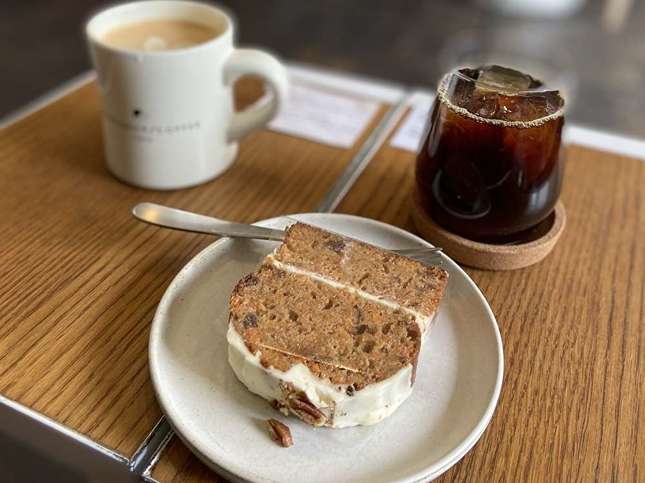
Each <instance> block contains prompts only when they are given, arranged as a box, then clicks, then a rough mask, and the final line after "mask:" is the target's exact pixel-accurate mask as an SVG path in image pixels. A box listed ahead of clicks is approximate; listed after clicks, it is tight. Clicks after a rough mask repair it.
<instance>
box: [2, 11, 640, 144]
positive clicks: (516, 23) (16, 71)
mask: <svg viewBox="0 0 645 483" xmlns="http://www.w3.org/2000/svg"><path fill="white" fill-rule="evenodd" d="M536 1H539V0H536ZM618 1H620V0H618ZM113 3H115V2H105V1H97V0H62V1H56V2H54V1H51V0H50V1H45V0H23V1H19V0H2V1H1V2H0V59H1V60H2V66H1V67H0V72H1V74H0V117H3V116H4V115H7V114H9V113H10V112H11V111H13V110H15V109H17V108H19V107H21V106H23V105H24V104H25V103H27V102H29V101H31V100H33V99H34V98H36V97H37V96H39V95H42V94H44V93H45V92H47V91H48V90H49V89H52V88H54V87H56V86H57V85H59V84H60V83H61V82H63V81H65V80H68V79H70V78H71V77H73V76H75V75H77V74H79V73H81V72H83V71H85V70H87V69H89V68H90V66H89V59H88V56H87V52H86V46H85V41H84V38H83V34H82V25H83V23H84V22H85V20H86V19H87V18H88V16H90V15H91V14H92V13H93V12H95V11H97V10H99V9H100V8H102V7H104V6H107V5H111V4H113ZM218 3H219V4H220V5H224V6H226V7H227V8H228V9H229V10H230V11H232V12H233V13H234V14H235V16H236V17H237V19H238V24H239V28H238V38H239V43H240V44H245V45H255V46H263V47H265V48H269V49H271V50H273V51H274V52H276V53H278V54H279V55H280V56H281V57H282V58H283V59H285V60H287V61H297V62H304V63H311V64H314V65H319V66H325V67H329V68H332V69H335V70H339V71H346V72H352V73H356V74H360V75H364V76H369V77H375V78H383V79H388V80H390V81H395V82H398V83H402V84H406V85H409V86H422V87H426V88H433V87H434V85H435V84H436V81H437V79H438V77H439V75H440V73H441V72H442V70H445V69H446V68H447V67H446V63H445V58H446V56H448V57H450V52H451V45H454V43H455V42H456V40H457V39H459V38H460V33H461V32H463V31H464V30H473V29H474V30H475V31H479V34H477V35H480V36H495V35H497V34H498V33H499V32H502V31H504V30H505V29H508V28H514V29H516V30H517V31H519V32H523V33H525V34H526V33H527V32H530V39H531V40H534V41H535V46H536V49H538V47H539V49H540V51H541V53H542V55H544V54H546V55H547V56H548V55H552V56H553V57H554V58H558V59H559V58H560V57H561V56H562V55H561V54H563V53H565V54H567V55H566V56H565V57H564V61H563V60H562V59H560V60H559V62H560V64H561V65H559V66H558V68H559V69H562V70H566V71H567V72H571V73H574V74H575V75H576V77H577V79H578V82H577V88H576V89H575V91H574V93H575V96H572V97H573V99H572V101H573V103H572V105H571V109H570V110H569V113H568V115H569V118H570V119H573V120H575V121H576V122H578V123H581V124H584V125H588V126H592V127H598V128H602V129H605V130H610V131H617V132H621V133H624V134H629V135H633V136H639V137H645V94H643V89H644V87H645V2H639V1H634V2H633V5H632V6H631V10H630V11H629V12H628V13H627V14H626V15H625V20H624V21H623V22H620V23H619V25H618V26H616V25H614V27H613V29H612V28H611V27H610V26H609V23H608V22H607V21H606V15H605V13H604V12H605V9H606V5H607V4H608V2H604V1H600V0H588V1H587V2H586V3H585V4H584V6H583V7H582V8H581V9H579V10H578V11H577V12H575V13H574V14H573V15H571V16H568V17H566V18H559V19H543V18H542V19H540V18H527V17H517V16H511V15H505V14H503V13H500V12H498V11H496V10H495V9H493V8H491V7H486V6H485V4H486V0H479V1H476V0H473V1H465V0H461V1H432V0H416V1H411V0H410V1H408V0H398V1H395V0H354V1H351V0H324V1H322V0H321V1H294V0H226V1H221V2H218ZM604 19H605V20H604ZM482 29H484V30H483V32H484V33H482ZM527 35H528V34H527ZM510 43H512V42H510ZM442 59H443V60H442Z"/></svg>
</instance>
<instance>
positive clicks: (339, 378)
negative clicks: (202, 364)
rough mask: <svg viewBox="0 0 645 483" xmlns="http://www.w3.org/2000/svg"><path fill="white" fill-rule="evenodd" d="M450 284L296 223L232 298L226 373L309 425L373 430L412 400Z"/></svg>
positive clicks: (434, 272) (426, 270) (433, 270)
mask: <svg viewBox="0 0 645 483" xmlns="http://www.w3.org/2000/svg"><path fill="white" fill-rule="evenodd" d="M447 281H448V274H447V272H446V271H445V270H443V269H441V268H439V267H432V266H426V265H424V264H422V263H420V262H417V261H414V260H411V259H408V258H405V257H402V256H400V255H397V254H395V253H392V252H389V251H387V250H384V249H381V248H378V247H375V246H372V245H369V244H366V243H363V242H360V241H357V240H353V239H350V238H347V237H343V236H340V235H337V234H334V233H331V232H328V231H325V230H322V229H320V228H316V227H313V226H309V225H305V224H303V223H296V224H294V225H292V226H291V227H289V229H288V230H287V234H286V236H285V239H284V242H283V243H282V245H280V246H279V247H278V248H277V249H276V251H275V252H274V253H273V254H270V255H268V256H267V257H266V259H265V260H264V262H263V264H262V266H261V267H260V268H259V269H258V270H257V271H256V272H255V273H252V274H249V275H247V276H245V277H244V278H243V279H242V280H240V281H239V282H238V284H237V285H236V287H235V289H234V290H233V293H232V295H231V298H230V303H229V308H230V319H229V329H228V335H227V338H228V342H229V362H230V365H231V367H232V368H233V371H234V372H235V374H236V376H237V378H238V379H239V380H240V381H241V382H242V383H244V384H245V385H246V387H247V388H248V389H249V390H250V391H251V392H253V393H255V394H258V395H259V396H261V397H263V398H265V399H267V400H269V401H271V402H272V404H273V405H274V407H276V408H278V409H281V410H282V411H283V412H284V413H285V414H288V413H291V414H294V415H295V416H297V417H299V418H300V419H302V420H303V421H305V422H307V423H309V424H312V425H314V426H329V427H334V428H341V427H347V426H355V425H369V424H375V423H377V422H379V421H381V420H382V419H383V418H385V417H387V416H389V415H390V414H392V413H393V412H394V411H395V410H396V408H397V407H398V406H399V405H400V404H401V403H402V402H403V401H404V400H405V399H406V398H407V397H408V396H409V395H410V394H411V392H412V385H413V384H414V379H415V374H416V367H417V360H418V356H419V351H420V350H421V345H422V341H423V334H424V332H426V331H427V330H428V328H429V327H430V324H431V321H432V320H433V317H434V315H435V313H436V311H437V307H438V304H439V301H440V300H441V298H442V296H443V293H444V291H445V287H446V284H447Z"/></svg>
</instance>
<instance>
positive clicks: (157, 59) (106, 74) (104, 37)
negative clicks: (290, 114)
mask: <svg viewBox="0 0 645 483" xmlns="http://www.w3.org/2000/svg"><path fill="white" fill-rule="evenodd" d="M234 30H235V25H234V23H233V21H232V19H231V18H230V17H229V15H228V14H227V13H226V12H224V11H223V10H221V9H219V8H216V7H213V6H211V5H207V4H204V3H199V2H194V1H187V0H181V1H174V0H146V1H141V2H132V3H125V4H122V5H117V6H114V7H110V8H108V9H107V10H104V11H103V12H99V13H98V14H96V15H95V16H94V17H92V18H91V19H90V20H89V21H88V23H87V26H86V27H85V31H86V35H87V39H88V43H89V47H90V54H91V56H92V61H93V64H94V67H95V69H96V76H97V77H96V82H97V85H98V87H99V92H100V93H101V97H102V104H103V116H102V117H103V140H104V142H103V146H104V149H105V160H106V164H107V167H108V169H109V170H110V171H111V172H112V174H114V176H116V177H117V178H118V179H120V180H122V181H124V182H126V183H128V184H132V185H135V186H139V187H142V188H150V189H178V188H186V187H189V186H195V185H197V184H200V183H203V182H205V181H208V180H210V179H212V178H214V177H216V176H219V175H220V174H221V173H223V172H224V171H226V169H227V168H228V167H229V166H230V165H231V163H233V160H234V159H235V157H236V155H237V151H238V142H239V140H240V139H242V138H243V137H244V136H246V135H247V134H248V133H250V132H251V131H253V130H255V129H258V128H260V127H262V126H264V125H266V124H267V123H268V122H269V121H270V120H271V119H272V118H273V117H274V116H275V114H276V112H277V111H278V109H279V107H280V106H281V105H282V103H283V101H284V99H285V98H286V94H287V85H288V80H287V72H286V69H285V68H284V66H283V65H282V64H280V62H279V61H278V60H277V59H275V58H274V57H273V56H272V55H270V54H268V53H266V52H263V51H261V50H256V49H244V48H239V47H237V46H236V45H235V44H234V42H233V39H234V37H235V35H234V34H235V32H234ZM244 75H256V76H259V77H261V78H263V79H264V82H265V86H266V90H267V92H268V97H267V98H263V99H260V100H258V101H257V102H256V103H254V104H252V105H250V106H247V107H246V108H245V109H244V110H243V111H241V112H238V111H236V110H235V106H234V103H233V86H234V84H235V82H236V80H237V79H238V78H240V77H241V76H244Z"/></svg>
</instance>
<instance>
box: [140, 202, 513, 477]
mask: <svg viewBox="0 0 645 483" xmlns="http://www.w3.org/2000/svg"><path fill="white" fill-rule="evenodd" d="M303 216H304V217H323V218H324V217H332V218H336V219H345V220H347V221H352V220H360V221H361V222H367V224H368V225H369V224H371V225H373V226H376V227H378V228H380V229H384V230H389V231H394V232H395V233H397V234H398V235H401V236H403V237H407V238H411V239H412V240H414V241H416V242H418V243H420V244H422V245H426V246H430V247H431V246H432V244H431V243H429V242H427V241H426V240H424V239H423V238H421V237H419V236H418V235H415V234H414V233H411V232H409V231H407V230H404V229H403V228H400V227H398V226H394V225H390V224H388V223H385V222H383V221H380V220H375V219H372V218H366V217H362V216H357V215H350V214H345V213H316V212H307V213H295V214H286V215H280V216H275V217H271V218H266V219H263V220H259V221H257V222H255V223H253V224H254V225H259V226H264V225H269V224H272V223H274V222H276V221H279V220H281V219H284V218H292V219H298V217H303ZM230 239H231V238H229V237H222V238H220V239H218V240H216V241H214V242H213V243H210V244H209V245H207V246H206V247H204V248H203V249H202V250H200V251H199V252H198V253H196V254H195V255H194V256H193V257H192V258H191V259H190V260H189V261H188V262H186V263H185V264H184V266H183V267H182V268H181V269H180V270H179V271H178V272H177V273H176V275H175V276H174V277H173V279H172V280H171V282H170V283H169V284H168V286H167V287H166V290H165V291H164V294H163V296H162V297H161V299H160V301H159V304H158V305H157V308H156V309H155V314H154V317H153V319H152V323H151V326H150V335H149V336H148V367H149V372H150V379H151V381H152V387H153V390H154V393H155V397H156V399H157V402H158V404H159V407H160V409H161V411H162V413H163V414H164V416H165V417H166V419H167V421H168V423H169V424H170V426H171V427H172V429H173V431H174V432H175V434H177V436H178V437H179V439H181V441H182V442H183V443H184V444H185V445H186V446H187V447H188V448H189V449H190V450H191V452H192V453H193V454H195V455H196V456H197V457H198V458H199V459H200V460H201V461H202V462H203V463H205V464H206V465H207V466H209V467H210V468H211V469H213V470H220V471H221V470H224V471H225V472H227V473H229V474H230V475H233V476H235V477H237V478H242V479H244V480H248V481H258V480H257V477H258V476H259V475H257V474H255V473H252V472H247V471H246V470H244V469H243V468H242V471H240V468H230V467H228V466H227V465H226V464H225V463H223V462H222V461H220V460H219V458H211V457H210V456H209V457H207V456H206V455H205V454H203V453H202V451H200V450H199V449H198V448H197V447H196V445H195V444H193V443H192V441H191V440H190V437H188V436H187V435H185V434H184V433H183V432H182V431H181V430H179V429H178V427H177V425H176V424H175V423H174V419H173V416H174V417H175V418H178V415H176V414H174V413H173V411H172V409H171V407H170V405H169V404H167V402H166V401H165V397H164V395H163V392H162V391H161V390H160V382H159V379H160V377H161V376H160V372H161V370H160V365H159V364H160V362H159V361H158V359H157V356H158V354H159V350H158V348H157V346H158V344H160V343H161V335H162V330H161V329H162V327H163V315H164V312H166V310H165V309H166V307H167V306H169V304H170V298H171V296H172V295H173V292H174V287H175V285H176V284H177V283H178V282H179V281H180V279H182V278H183V274H184V273H185V272H186V271H188V270H189V269H190V268H191V267H192V265H193V264H194V263H197V260H199V259H201V258H203V257H205V256H206V254H207V253H209V252H210V251H212V250H216V249H217V247H218V246H219V245H221V244H223V243H225V242H227V241H228V240H230ZM440 256H441V257H442V258H443V259H444V261H445V262H447V263H448V264H449V265H451V268H452V269H454V270H456V271H457V272H459V273H460V275H462V276H463V277H464V278H465V280H466V282H467V284H468V285H469V286H470V287H471V288H473V289H474V292H475V293H476V295H477V297H478V298H479V300H480V302H481V303H482V305H483V307H484V309H485V312H486V313H487V315H488V316H489V319H490V322H491V326H492V329H493V334H494V336H495V342H496V344H495V349H496V352H497V354H496V355H497V375H496V379H495V387H494V389H493V393H492V395H491V397H490V400H489V401H488V405H487V406H486V410H485V411H484V413H483V414H482V416H481V417H480V419H479V420H478V422H477V424H476V425H475V426H474V427H473V429H472V430H471V431H470V432H469V433H468V434H467V435H466V437H465V438H464V439H463V440H462V441H461V443H459V444H458V445H457V446H456V447H455V448H453V449H452V450H451V451H450V452H448V453H447V454H446V455H444V456H443V457H442V458H440V459H439V460H438V461H437V462H436V463H434V464H432V465H431V466H429V467H427V468H425V469H424V470H421V471H417V472H416V473H414V474H410V475H407V476H404V477H403V478H402V479H399V480H398V481H401V482H418V481H424V480H427V479H428V478H431V479H434V478H437V477H438V476H439V475H441V474H443V473H444V472H446V471H448V469H450V468H451V467H452V466H454V465H455V464H456V463H457V462H458V461H459V460H461V459H462V458H463V457H464V456H465V455H466V454H467V453H468V452H469V451H470V450H471V449H472V448H473V447H474V446H475V444H477V442H478V441H479V439H480V438H481V436H482V435H483V434H484V432H485V431H486V428H487V427H488V425H489V424H490V422H491V420H492V417H493V414H494V413H495V408H496V407H497V403H498V402H499V396H500V394H501V389H502V383H503V378H504V347H503V342H502V336H501V333H500V330H499V324H498V323H497V318H496V317H495V314H494V313H493V311H492V309H491V308H490V305H489V303H488V301H487V300H486V297H484V294H483V293H482V292H481V290H480V289H479V287H478V286H477V284H476V283H475V282H474V281H473V280H472V279H471V278H470V276H469V275H468V274H467V273H466V272H465V271H464V270H463V269H462V268H461V267H460V266H459V264H457V263H456V262H455V261H454V260H452V259H451V258H450V257H449V256H447V255H446V254H445V253H443V252H442V253H441V254H440ZM178 419H179V418H178ZM263 481H272V480H269V479H267V478H263Z"/></svg>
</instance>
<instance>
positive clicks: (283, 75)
mask: <svg viewBox="0 0 645 483" xmlns="http://www.w3.org/2000/svg"><path fill="white" fill-rule="evenodd" d="M244 74H254V75H258V76H260V77H263V78H264V80H265V81H266V82H267V84H268V85H269V87H270V89H271V91H272V92H271V96H270V97H269V99H264V98H263V99H260V100H258V101H256V102H255V103H254V104H253V105H251V106H249V107H247V108H246V109H244V110H243V111H240V112H235V113H234V114H233V118H232V120H231V124H230V126H229V128H228V139H229V140H230V141H235V140H237V139H240V138H241V137H244V136H246V135H247V134H248V133H250V132H251V131H253V130H254V129H257V128H258V127H261V126H264V125H265V124H266V123H268V122H269V121H270V120H271V119H273V117H274V116H275V115H276V113H277V112H278V109H279V107H280V106H281V105H282V104H283V103H284V101H285V99H286V96H287V86H288V80H287V69H285V67H284V66H283V65H282V64H281V63H280V62H278V61H277V60H276V58H275V57H273V56H271V55H269V54H267V53H266V52H262V51H261V50H253V49H235V50H234V51H233V52H232V53H231V55H230V57H229V58H228V59H227V60H226V63H225V65H224V82H226V83H227V84H233V83H234V82H235V81H236V80H237V79H238V78H239V77H240V76H242V75H244Z"/></svg>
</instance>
